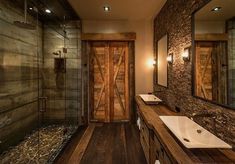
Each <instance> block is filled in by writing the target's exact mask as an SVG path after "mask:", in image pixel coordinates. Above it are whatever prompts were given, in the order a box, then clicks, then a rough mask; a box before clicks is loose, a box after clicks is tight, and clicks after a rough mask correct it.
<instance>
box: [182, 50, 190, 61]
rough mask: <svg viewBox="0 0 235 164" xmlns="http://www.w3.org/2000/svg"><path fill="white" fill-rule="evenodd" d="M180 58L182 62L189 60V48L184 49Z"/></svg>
mask: <svg viewBox="0 0 235 164" xmlns="http://www.w3.org/2000/svg"><path fill="white" fill-rule="evenodd" d="M182 58H183V60H184V61H189V60H190V47H187V48H185V49H184V52H183V53H182Z"/></svg>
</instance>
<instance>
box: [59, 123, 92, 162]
mask: <svg viewBox="0 0 235 164" xmlns="http://www.w3.org/2000/svg"><path fill="white" fill-rule="evenodd" d="M86 128H87V127H85V126H81V127H79V129H78V131H77V132H76V134H75V135H74V136H73V137H72V139H71V140H70V142H69V143H68V144H67V145H66V147H65V148H64V150H63V151H62V152H61V153H60V155H59V156H58V157H57V159H56V160H55V162H54V163H55V164H67V163H68V161H69V159H70V158H71V155H72V153H73V152H74V151H75V148H76V146H77V145H78V143H79V141H80V139H81V137H82V135H83V134H84V132H85V130H86Z"/></svg>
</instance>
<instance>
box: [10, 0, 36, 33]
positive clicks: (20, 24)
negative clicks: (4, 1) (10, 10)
mask: <svg viewBox="0 0 235 164" xmlns="http://www.w3.org/2000/svg"><path fill="white" fill-rule="evenodd" d="M14 24H15V25H16V26H17V27H20V28H24V29H28V30H35V29H36V26H35V25H33V24H30V23H27V0H25V1H24V21H14Z"/></svg>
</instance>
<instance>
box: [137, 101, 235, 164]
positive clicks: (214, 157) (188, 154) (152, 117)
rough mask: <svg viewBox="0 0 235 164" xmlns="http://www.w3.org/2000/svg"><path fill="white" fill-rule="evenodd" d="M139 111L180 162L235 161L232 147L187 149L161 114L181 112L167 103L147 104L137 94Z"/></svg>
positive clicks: (168, 114)
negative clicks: (170, 108) (165, 122)
mask: <svg viewBox="0 0 235 164" xmlns="http://www.w3.org/2000/svg"><path fill="white" fill-rule="evenodd" d="M135 100H136V104H137V106H138V110H139V113H140V114H141V116H142V117H143V119H144V121H145V123H146V124H147V126H148V128H150V129H152V130H153V131H154V134H155V135H156V136H157V138H158V139H159V140H160V141H161V143H162V145H163V147H164V149H165V150H166V151H167V153H168V154H169V155H170V156H171V157H172V158H173V159H175V160H176V161H177V162H178V163H187V164H189V163H235V152H234V151H232V150H230V149H187V148H186V147H184V146H183V145H182V144H181V143H180V142H179V141H178V139H177V138H176V137H175V136H174V134H172V133H171V132H170V130H168V128H167V127H166V126H165V125H164V123H163V122H162V120H161V119H160V118H159V116H164V115H165V116H177V115H181V114H180V113H176V112H173V111H171V110H169V108H168V107H167V106H166V105H162V104H159V105H147V104H145V103H144V101H143V100H142V99H141V98H140V97H139V96H136V98H135Z"/></svg>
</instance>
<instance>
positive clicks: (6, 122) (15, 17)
mask: <svg viewBox="0 0 235 164" xmlns="http://www.w3.org/2000/svg"><path fill="white" fill-rule="evenodd" d="M23 19H24V14H23V10H21V9H18V8H16V7H14V5H13V4H11V3H9V1H8V0H1V1H0V152H1V151H2V150H4V149H5V148H7V147H8V146H9V145H11V144H15V143H17V142H18V141H19V140H21V139H22V138H23V137H24V136H25V134H27V133H28V132H30V131H31V130H32V129H34V128H35V127H37V121H38V112H37V109H38V108H37V107H38V105H37V97H38V91H41V89H40V87H38V86H39V85H38V80H40V77H39V76H38V71H37V70H38V69H37V61H39V63H40V65H41V61H42V60H41V59H42V51H41V50H42V28H41V25H40V26H38V28H39V32H37V31H36V30H26V29H22V28H19V27H16V26H15V25H14V24H13V22H14V21H21V20H23ZM28 19H29V20H30V21H32V22H33V23H36V20H33V18H31V17H28ZM37 46H38V50H39V51H38V56H39V60H38V58H37Z"/></svg>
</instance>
